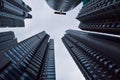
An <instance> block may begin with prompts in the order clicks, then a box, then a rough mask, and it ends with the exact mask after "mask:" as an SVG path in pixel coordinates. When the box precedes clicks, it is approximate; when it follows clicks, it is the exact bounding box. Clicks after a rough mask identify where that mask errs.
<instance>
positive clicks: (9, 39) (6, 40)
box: [0, 31, 17, 52]
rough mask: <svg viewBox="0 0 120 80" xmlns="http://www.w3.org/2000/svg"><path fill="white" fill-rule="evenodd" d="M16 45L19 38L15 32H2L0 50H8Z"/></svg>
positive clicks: (0, 33)
mask: <svg viewBox="0 0 120 80" xmlns="http://www.w3.org/2000/svg"><path fill="white" fill-rule="evenodd" d="M15 45H17V39H16V38H15V35H14V32H12V31H8V32H0V52H2V51H5V50H8V49H9V48H11V47H13V46H15Z"/></svg>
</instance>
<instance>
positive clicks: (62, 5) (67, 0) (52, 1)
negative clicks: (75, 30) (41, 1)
mask: <svg viewBox="0 0 120 80" xmlns="http://www.w3.org/2000/svg"><path fill="white" fill-rule="evenodd" d="M81 1H82V0H75V1H74V0H46V2H47V3H48V5H49V6H50V7H51V8H52V9H54V10H56V11H58V12H55V13H56V14H65V13H64V12H67V11H69V10H71V9H73V8H75V7H76V6H77V5H78V4H79V3H80V2H81Z"/></svg>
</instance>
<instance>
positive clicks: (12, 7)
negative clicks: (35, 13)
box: [0, 0, 32, 27]
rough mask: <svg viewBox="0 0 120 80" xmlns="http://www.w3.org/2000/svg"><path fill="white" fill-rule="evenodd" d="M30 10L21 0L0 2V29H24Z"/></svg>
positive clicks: (29, 16) (3, 0)
mask: <svg viewBox="0 0 120 80" xmlns="http://www.w3.org/2000/svg"><path fill="white" fill-rule="evenodd" d="M31 10H32V9H31V8H30V7H29V6H28V5H26V4H25V3H24V2H23V1H22V0H12V1H11V0H0V27H24V19H25V18H32V15H30V14H29V13H28V12H30V11H31Z"/></svg>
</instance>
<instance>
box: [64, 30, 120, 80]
mask: <svg viewBox="0 0 120 80" xmlns="http://www.w3.org/2000/svg"><path fill="white" fill-rule="evenodd" d="M62 40H63V43H64V44H65V46H66V48H67V49H68V51H69V52H70V54H71V56H72V58H73V59H74V61H75V62H76V64H77V66H78V67H79V69H80V70H81V72H82V73H83V75H84V77H85V78H86V80H119V79H120V60H119V59H120V57H119V56H120V46H119V45H120V44H119V43H120V37H118V36H113V35H112V36H111V35H106V34H100V33H99V34H98V33H92V32H84V31H76V30H68V31H66V34H65V35H64V37H63V38H62Z"/></svg>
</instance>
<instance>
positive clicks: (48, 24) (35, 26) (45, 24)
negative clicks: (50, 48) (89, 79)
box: [0, 0, 85, 80]
mask: <svg viewBox="0 0 120 80" xmlns="http://www.w3.org/2000/svg"><path fill="white" fill-rule="evenodd" d="M24 1H25V3H27V4H28V5H29V6H30V7H32V12H31V14H32V16H33V18H32V19H30V20H28V19H27V20H25V25H26V26H25V28H2V29H0V32H3V31H10V30H11V31H14V32H15V35H16V37H17V39H18V41H21V40H24V39H26V38H28V37H30V36H32V35H34V34H36V33H39V32H41V31H43V30H45V31H46V32H47V33H48V34H49V35H50V36H51V38H53V39H54V40H55V60H56V61H55V62H56V80H85V79H84V78H83V76H82V74H81V72H80V70H79V69H78V67H77V65H76V64H75V62H74V61H73V59H72V57H71V56H70V54H69V53H68V51H67V49H66V48H65V46H64V45H63V43H62V41H61V38H62V37H63V35H64V34H65V30H67V29H78V25H79V21H78V20H76V19H75V17H76V16H77V14H78V12H79V11H80V9H81V6H82V4H80V5H79V6H77V7H76V8H75V9H74V10H71V11H69V12H68V13H67V15H66V16H64V15H56V14H54V10H52V9H51V8H50V7H49V6H48V5H47V3H46V2H45V0H24ZM78 30H79V29H78Z"/></svg>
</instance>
